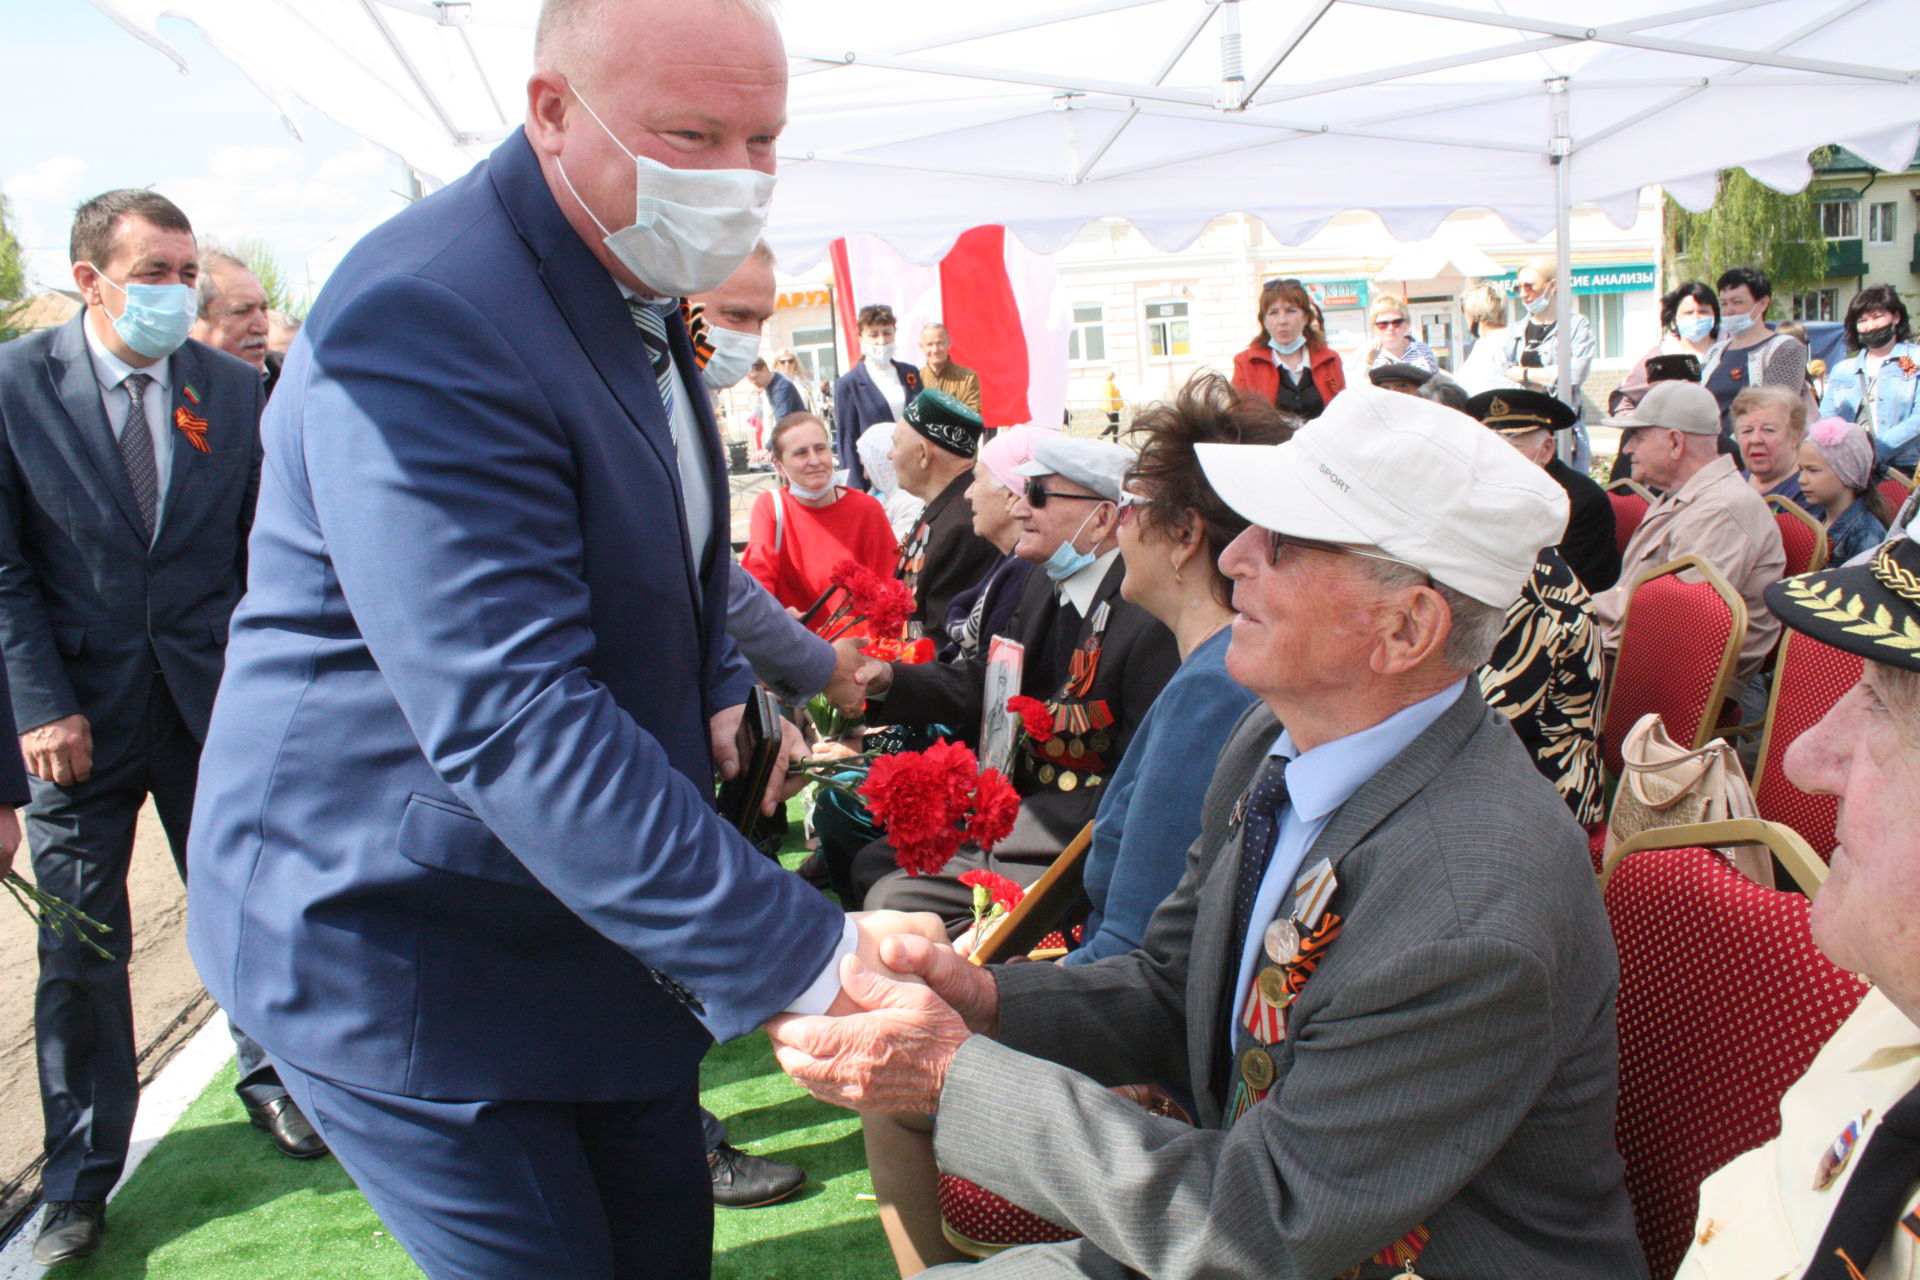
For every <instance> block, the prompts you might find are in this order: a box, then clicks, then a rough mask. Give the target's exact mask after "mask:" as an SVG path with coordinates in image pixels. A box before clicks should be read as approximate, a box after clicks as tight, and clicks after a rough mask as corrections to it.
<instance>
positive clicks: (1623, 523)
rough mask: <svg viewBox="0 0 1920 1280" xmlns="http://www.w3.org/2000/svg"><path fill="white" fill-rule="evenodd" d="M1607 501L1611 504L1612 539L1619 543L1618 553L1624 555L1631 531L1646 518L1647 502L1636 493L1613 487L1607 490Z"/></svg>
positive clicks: (1631, 536)
mask: <svg viewBox="0 0 1920 1280" xmlns="http://www.w3.org/2000/svg"><path fill="white" fill-rule="evenodd" d="M1607 501H1608V502H1611V503H1612V504H1613V540H1614V542H1615V543H1616V544H1618V545H1619V547H1620V554H1621V555H1625V554H1626V553H1627V543H1629V542H1631V541H1632V540H1633V531H1634V530H1635V529H1638V528H1639V527H1640V521H1641V520H1643V519H1645V518H1646V514H1647V507H1648V505H1649V504H1648V502H1647V500H1646V499H1645V498H1643V497H1641V496H1640V495H1639V494H1637V493H1632V492H1626V493H1622V492H1620V491H1618V490H1614V489H1609V490H1608V491H1607Z"/></svg>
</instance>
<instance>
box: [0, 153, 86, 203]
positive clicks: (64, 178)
mask: <svg viewBox="0 0 1920 1280" xmlns="http://www.w3.org/2000/svg"><path fill="white" fill-rule="evenodd" d="M86 171H87V162H86V161H85V160H82V159H81V158H80V157H79V156H48V157H47V158H46V159H45V160H42V161H41V162H40V163H39V164H36V165H35V166H33V168H31V169H28V170H26V171H25V172H22V173H16V174H13V175H12V176H11V177H9V178H7V179H6V181H5V182H0V186H4V187H5V188H6V191H7V195H8V196H9V197H10V198H11V199H13V200H15V201H17V202H18V203H20V204H23V205H26V204H72V203H73V202H74V201H75V200H76V199H78V197H79V194H80V176H81V175H82V174H84V173H85V172H86Z"/></svg>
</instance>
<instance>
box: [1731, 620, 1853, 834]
mask: <svg viewBox="0 0 1920 1280" xmlns="http://www.w3.org/2000/svg"><path fill="white" fill-rule="evenodd" d="M1860 668H1861V661H1860V659H1859V657H1858V656H1856V655H1855V654H1851V653H1848V652H1846V651H1845V650H1843V649H1836V648H1834V647H1833V646H1832V645H1830V644H1822V643H1821V642H1820V641H1818V640H1815V639H1814V638H1813V637H1812V636H1809V635H1804V634H1802V633H1800V632H1797V631H1794V630H1792V629H1791V628H1789V629H1788V630H1787V631H1786V632H1785V633H1784V634H1782V636H1781V637H1780V656H1779V658H1778V659H1777V660H1775V662H1774V665H1773V693H1772V695H1771V696H1770V698H1769V699H1768V702H1767V728H1766V732H1765V735H1764V736H1763V737H1762V738H1761V739H1760V765H1759V768H1758V770H1757V771H1756V772H1755V773H1754V776H1753V802H1754V804H1756V805H1757V806H1759V809H1760V816H1761V817H1762V818H1765V819H1766V820H1767V821H1769V822H1778V823H1782V824H1784V825H1786V826H1789V827H1792V828H1793V829H1794V830H1795V831H1798V832H1799V833H1800V836H1801V838H1802V839H1804V840H1805V841H1806V842H1807V843H1808V844H1809V845H1811V846H1812V848H1813V851H1814V852H1815V853H1817V854H1819V855H1820V856H1821V857H1822V858H1832V857H1833V846H1834V845H1835V844H1837V843H1838V842H1839V840H1838V837H1836V836H1835V835H1834V832H1833V824H1834V819H1835V816H1836V814H1837V812H1838V809H1839V805H1840V801H1839V798H1838V797H1836V796H1815V795H1808V794H1807V793H1806V792H1804V791H1802V790H1801V789H1800V788H1798V787H1796V786H1794V785H1793V783H1791V782H1790V781H1788V780H1787V771H1786V770H1785V769H1784V768H1782V767H1781V762H1782V760H1784V759H1785V757H1786V754H1787V748H1788V747H1790V746H1792V745H1793V740H1794V739H1795V738H1797V737H1799V736H1800V735H1801V734H1803V733H1805V732H1806V731H1807V730H1808V729H1811V728H1812V727H1813V726H1814V725H1815V724H1816V723H1818V721H1819V719H1820V717H1821V716H1824V715H1826V714H1827V712H1828V711H1830V710H1832V709H1833V704H1834V703H1836V702H1838V701H1840V696H1841V695H1842V694H1844V693H1845V692H1846V691H1847V690H1849V689H1851V688H1853V686H1854V685H1856V684H1858V683H1859V682H1860Z"/></svg>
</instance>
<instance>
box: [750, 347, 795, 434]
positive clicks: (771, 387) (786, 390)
mask: <svg viewBox="0 0 1920 1280" xmlns="http://www.w3.org/2000/svg"><path fill="white" fill-rule="evenodd" d="M747 381H749V382H751V383H752V384H753V385H754V386H756V387H758V388H760V389H761V390H762V391H764V392H766V393H767V403H768V404H769V405H770V406H772V408H773V421H774V422H775V423H776V424H777V423H779V421H780V419H782V418H784V417H786V416H787V415H788V414H790V413H805V412H807V402H806V401H805V400H803V399H801V398H800V388H798V387H796V386H794V385H793V383H792V382H791V381H790V380H788V379H787V378H786V377H785V376H783V375H781V374H778V373H775V372H774V371H773V370H772V369H771V368H769V367H768V365H767V362H766V361H765V360H755V361H754V362H753V368H752V369H750V370H748V371H747Z"/></svg>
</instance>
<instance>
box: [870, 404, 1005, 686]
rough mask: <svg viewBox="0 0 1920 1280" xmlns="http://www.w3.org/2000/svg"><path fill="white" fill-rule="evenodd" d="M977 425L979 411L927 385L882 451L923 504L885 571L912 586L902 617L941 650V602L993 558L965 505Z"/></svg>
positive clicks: (944, 641) (995, 553) (976, 577)
mask: <svg viewBox="0 0 1920 1280" xmlns="http://www.w3.org/2000/svg"><path fill="white" fill-rule="evenodd" d="M981 430H982V427H981V423H980V415H979V414H977V413H975V412H974V411H973V410H971V409H969V408H967V406H965V405H963V404H961V403H960V402H959V401H958V400H955V399H954V398H953V397H952V396H950V395H948V394H947V393H946V392H944V391H937V390H933V389H931V388H929V389H928V390H926V391H922V392H921V393H920V394H919V395H917V396H915V397H914V398H913V401H912V403H910V404H909V405H908V406H907V411H906V413H905V414H903V415H902V416H901V419H900V421H899V422H896V423H895V424H894V426H893V447H892V448H891V449H889V450H888V451H887V460H888V461H889V462H891V463H892V464H893V471H894V475H895V476H897V477H898V478H899V481H900V487H901V488H902V489H905V490H906V491H907V492H908V493H910V494H912V495H913V496H914V497H916V498H918V499H920V501H921V502H923V503H925V504H926V505H925V506H923V507H922V508H921V509H920V515H919V517H918V518H916V519H915V520H914V522H913V528H911V529H909V530H908V531H907V536H906V537H904V538H902V539H901V540H900V556H899V559H898V561H897V563H896V564H895V566H894V571H893V576H894V577H896V578H898V579H900V581H902V582H904V583H906V584H907V590H909V591H911V592H913V613H912V614H911V615H910V616H909V617H908V619H907V620H908V621H909V622H911V623H913V624H914V625H915V627H917V628H918V630H919V633H920V634H922V635H930V636H933V637H934V641H935V643H936V644H938V645H939V646H940V647H941V648H943V649H946V650H948V651H949V652H951V642H950V641H949V639H948V637H947V636H945V635H943V634H942V633H941V627H942V625H943V624H944V623H945V622H946V620H947V608H948V606H950V605H951V604H952V603H953V598H954V597H955V596H957V595H959V594H960V593H961V592H962V591H965V590H966V589H967V588H968V587H971V586H973V585H974V584H976V583H978V582H979V581H980V580H981V579H982V578H984V577H985V576H986V575H987V573H988V572H989V571H990V570H991V569H992V568H993V566H994V565H995V564H997V563H999V561H1000V550H999V548H997V547H995V546H994V545H993V544H992V543H991V542H988V541H987V540H986V539H985V538H983V537H981V536H980V535H979V534H977V533H975V532H974V531H973V508H972V507H970V506H968V505H967V498H966V493H967V486H968V485H969V484H971V483H973V460H974V458H975V457H976V456H977V455H978V454H979V452H980V433H981ZM942 656H946V655H945V654H943V655H942Z"/></svg>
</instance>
